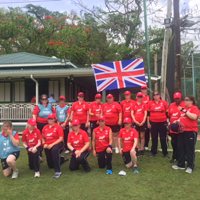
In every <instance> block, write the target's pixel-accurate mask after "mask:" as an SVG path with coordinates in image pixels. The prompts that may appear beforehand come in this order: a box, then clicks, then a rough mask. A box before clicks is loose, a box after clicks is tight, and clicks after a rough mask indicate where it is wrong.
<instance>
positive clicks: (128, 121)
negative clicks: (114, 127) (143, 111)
mask: <svg viewBox="0 0 200 200" xmlns="http://www.w3.org/2000/svg"><path fill="white" fill-rule="evenodd" d="M123 122H124V124H125V123H126V124H130V123H131V118H130V117H126V118H125V119H124V121H123Z"/></svg>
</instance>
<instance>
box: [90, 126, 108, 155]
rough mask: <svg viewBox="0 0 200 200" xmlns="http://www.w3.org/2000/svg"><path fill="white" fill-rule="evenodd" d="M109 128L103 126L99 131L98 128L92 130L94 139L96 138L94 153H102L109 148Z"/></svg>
mask: <svg viewBox="0 0 200 200" xmlns="http://www.w3.org/2000/svg"><path fill="white" fill-rule="evenodd" d="M110 130H111V128H110V127H108V126H105V127H104V129H103V130H100V126H98V127H97V128H95V129H94V133H95V137H96V146H95V147H96V148H95V149H96V152H102V151H105V150H106V149H107V147H108V146H109V142H110V141H109V133H110Z"/></svg>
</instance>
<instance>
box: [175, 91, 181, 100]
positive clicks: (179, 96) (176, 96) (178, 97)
mask: <svg viewBox="0 0 200 200" xmlns="http://www.w3.org/2000/svg"><path fill="white" fill-rule="evenodd" d="M181 98H182V94H181V93H180V92H176V93H175V94H174V99H181Z"/></svg>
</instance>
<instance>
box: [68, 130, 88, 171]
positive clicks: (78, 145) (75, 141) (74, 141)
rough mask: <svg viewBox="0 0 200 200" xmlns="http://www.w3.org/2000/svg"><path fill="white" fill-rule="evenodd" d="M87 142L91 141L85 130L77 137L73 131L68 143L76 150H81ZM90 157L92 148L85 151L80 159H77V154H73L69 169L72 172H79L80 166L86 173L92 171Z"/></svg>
mask: <svg viewBox="0 0 200 200" xmlns="http://www.w3.org/2000/svg"><path fill="white" fill-rule="evenodd" d="M87 142H90V140H89V137H88V134H87V133H86V132H85V131H84V130H82V129H80V131H79V133H78V134H77V135H76V134H75V132H74V131H71V132H70V133H69V136H68V141H67V143H70V144H71V145H72V147H73V148H74V149H76V150H81V149H82V148H83V147H84V146H85V143H87ZM89 155H90V148H88V149H87V150H86V151H84V152H83V153H82V154H81V156H80V157H78V158H76V156H75V153H72V155H71V160H70V164H69V169H70V170H71V171H74V170H78V169H79V165H82V166H83V168H84V169H85V170H86V171H87V170H88V169H90V165H89V163H88V161H87V157H88V156H89Z"/></svg>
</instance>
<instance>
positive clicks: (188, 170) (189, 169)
mask: <svg viewBox="0 0 200 200" xmlns="http://www.w3.org/2000/svg"><path fill="white" fill-rule="evenodd" d="M192 171H193V170H192V169H191V168H190V167H188V168H187V169H186V171H185V172H186V173H188V174H191V173H192Z"/></svg>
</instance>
